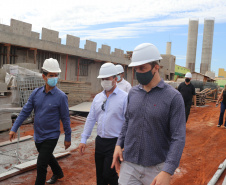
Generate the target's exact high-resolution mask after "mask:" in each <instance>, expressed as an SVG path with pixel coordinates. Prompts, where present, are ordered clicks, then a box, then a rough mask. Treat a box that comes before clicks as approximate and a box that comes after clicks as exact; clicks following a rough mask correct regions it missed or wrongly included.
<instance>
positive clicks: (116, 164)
mask: <svg viewBox="0 0 226 185" xmlns="http://www.w3.org/2000/svg"><path fill="white" fill-rule="evenodd" d="M119 160H120V161H121V162H122V161H123V156H122V148H121V147H120V146H116V147H115V152H114V155H113V161H112V164H111V168H114V167H115V169H116V171H119V170H120V164H119Z"/></svg>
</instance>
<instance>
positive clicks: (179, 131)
mask: <svg viewBox="0 0 226 185" xmlns="http://www.w3.org/2000/svg"><path fill="white" fill-rule="evenodd" d="M185 125H186V120H185V109H184V101H183V98H182V96H181V95H180V94H177V95H176V96H175V97H174V98H173V100H172V103H171V107H170V133H171V143H170V148H169V151H168V154H167V157H166V161H165V164H164V167H163V169H162V171H161V172H160V173H159V174H158V175H157V176H156V177H155V178H154V180H153V181H152V183H151V185H156V184H159V185H169V184H170V178H171V175H173V174H174V171H175V170H176V168H177V167H178V166H179V162H180V158H181V155H182V152H183V149H184V145H185V134H186V133H185V129H186V127H185Z"/></svg>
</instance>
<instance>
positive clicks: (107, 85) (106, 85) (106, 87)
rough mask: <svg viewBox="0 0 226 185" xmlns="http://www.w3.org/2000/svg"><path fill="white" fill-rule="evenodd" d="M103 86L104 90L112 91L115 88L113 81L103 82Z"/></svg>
mask: <svg viewBox="0 0 226 185" xmlns="http://www.w3.org/2000/svg"><path fill="white" fill-rule="evenodd" d="M101 86H102V87H103V88H104V90H106V91H110V90H111V89H112V87H113V85H112V81H111V80H101Z"/></svg>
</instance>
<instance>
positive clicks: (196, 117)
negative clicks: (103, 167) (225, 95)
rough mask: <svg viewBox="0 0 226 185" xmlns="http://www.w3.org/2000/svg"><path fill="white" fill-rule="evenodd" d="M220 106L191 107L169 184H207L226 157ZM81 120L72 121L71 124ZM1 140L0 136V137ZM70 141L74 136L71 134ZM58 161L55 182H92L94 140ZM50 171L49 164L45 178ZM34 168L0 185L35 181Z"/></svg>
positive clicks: (65, 184) (28, 131)
mask: <svg viewBox="0 0 226 185" xmlns="http://www.w3.org/2000/svg"><path fill="white" fill-rule="evenodd" d="M219 114H220V108H219V107H218V108H216V107H215V104H214V103H209V104H208V106H206V107H197V108H192V109H191V113H190V116H189V120H188V123H187V126H186V127H187V129H186V144H185V148H184V151H183V155H182V158H181V162H180V166H179V168H178V169H179V170H177V171H178V172H176V173H175V174H174V175H173V176H172V180H171V185H181V184H184V185H206V184H207V183H208V182H209V181H210V179H211V178H212V177H213V175H214V173H215V172H216V170H217V168H218V166H219V165H220V163H222V162H223V161H224V160H225V158H226V147H225V142H226V129H225V128H224V127H220V128H218V127H217V126H216V125H217V124H218V119H219ZM77 125H81V123H77V122H72V127H76V126H77ZM22 127H24V128H23V129H21V130H24V129H25V131H24V132H23V133H22V135H28V134H33V131H32V127H31V125H24V126H22ZM0 139H1V140H2V138H1V137H0ZM72 142H73V138H72ZM59 164H60V166H61V167H62V169H63V171H64V175H65V177H64V178H62V179H60V180H59V181H58V182H57V183H56V184H61V185H70V184H73V185H95V184H96V177H95V162H94V143H91V144H89V145H88V146H87V148H86V153H85V154H84V155H83V156H80V155H79V153H78V151H77V150H74V151H71V155H69V156H67V157H64V158H61V159H59ZM51 175H52V173H51V170H50V168H48V174H47V179H49V178H50V177H51ZM225 175H226V171H225V172H224V173H223V174H222V175H221V177H220V179H219V180H218V182H217V183H216V185H221V184H222V182H223V180H224V177H225ZM35 178H36V170H32V171H29V172H26V173H23V174H20V175H17V176H14V177H11V178H9V179H7V180H5V181H2V182H0V184H1V185H3V184H4V185H10V184H13V185H14V184H17V185H18V184H23V185H30V184H34V181H35Z"/></svg>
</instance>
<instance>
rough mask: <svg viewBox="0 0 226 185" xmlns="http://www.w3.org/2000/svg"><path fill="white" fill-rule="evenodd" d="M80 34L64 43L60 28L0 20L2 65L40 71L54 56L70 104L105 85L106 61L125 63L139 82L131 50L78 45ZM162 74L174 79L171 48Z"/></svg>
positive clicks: (131, 78) (89, 43)
mask: <svg viewBox="0 0 226 185" xmlns="http://www.w3.org/2000/svg"><path fill="white" fill-rule="evenodd" d="M79 45H80V38H79V37H76V36H72V35H67V36H66V45H64V44H61V38H59V32H58V31H54V30H50V29H46V28H42V33H41V38H40V33H37V32H34V31H32V25H31V24H29V23H25V22H22V21H18V20H15V19H11V22H10V26H8V25H3V24H0V67H2V66H3V65H4V64H16V65H19V66H21V67H25V68H29V69H32V70H35V71H39V72H41V67H42V65H43V62H44V60H45V59H47V58H50V57H51V58H55V59H57V60H58V61H59V63H60V68H61V70H62V72H61V75H60V84H61V85H60V88H61V89H62V90H63V91H64V92H65V93H67V94H68V98H69V106H71V105H76V104H78V103H80V102H83V101H90V100H92V98H93V97H94V95H95V94H97V93H99V92H100V91H101V90H102V88H101V85H100V80H99V79H97V76H98V73H99V69H100V66H101V65H102V64H103V63H105V62H112V63H114V64H121V65H123V66H124V70H125V78H126V79H127V80H128V81H129V82H130V83H131V85H136V84H137V80H136V75H135V71H134V69H133V68H128V64H129V63H130V57H131V54H132V52H127V54H124V51H123V50H121V49H117V48H115V49H114V52H111V47H110V46H108V45H102V47H101V48H98V51H97V43H96V42H93V41H90V40H86V43H85V46H84V49H81V48H79ZM162 57H163V60H162V61H161V68H162V69H161V77H162V78H163V79H173V78H174V69H175V60H176V57H175V56H173V55H171V51H170V52H168V53H167V54H163V55H162Z"/></svg>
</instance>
